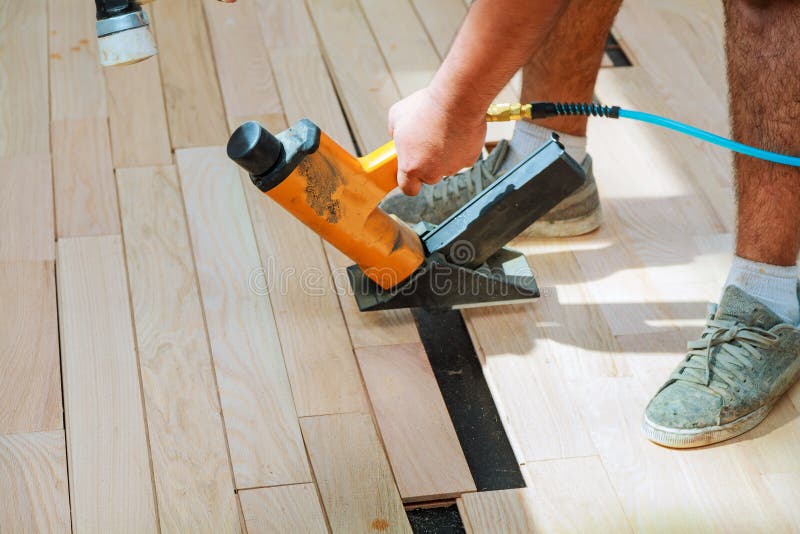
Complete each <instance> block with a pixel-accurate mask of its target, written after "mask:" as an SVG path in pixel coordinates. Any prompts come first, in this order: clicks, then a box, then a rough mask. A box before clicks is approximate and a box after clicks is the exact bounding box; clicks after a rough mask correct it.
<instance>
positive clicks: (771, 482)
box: [764, 471, 800, 531]
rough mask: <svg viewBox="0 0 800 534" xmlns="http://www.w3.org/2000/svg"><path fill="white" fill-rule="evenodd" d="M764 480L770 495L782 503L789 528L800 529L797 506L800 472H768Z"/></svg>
mask: <svg viewBox="0 0 800 534" xmlns="http://www.w3.org/2000/svg"><path fill="white" fill-rule="evenodd" d="M764 481H765V483H766V485H767V487H768V488H769V492H770V495H772V497H773V498H774V499H775V500H776V501H778V503H779V504H780V509H781V511H782V512H783V515H784V516H786V518H787V520H788V523H789V528H790V529H791V530H793V531H798V530H800V508H798V507H797V503H798V502H800V473H798V472H796V471H795V472H791V473H768V474H766V475H764Z"/></svg>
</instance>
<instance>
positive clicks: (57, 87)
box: [35, 0, 108, 121]
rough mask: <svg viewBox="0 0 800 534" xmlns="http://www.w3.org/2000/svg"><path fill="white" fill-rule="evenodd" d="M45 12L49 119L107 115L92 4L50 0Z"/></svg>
mask: <svg viewBox="0 0 800 534" xmlns="http://www.w3.org/2000/svg"><path fill="white" fill-rule="evenodd" d="M48 15H49V17H48V20H49V22H50V25H49V28H50V100H51V103H50V105H51V110H50V117H51V120H53V121H60V120H65V119H92V118H106V117H108V109H107V104H106V87H105V80H104V79H103V68H102V67H101V66H100V60H99V56H98V52H97V37H96V35H97V32H96V30H95V6H94V5H92V4H91V3H90V2H84V1H83V0H49V2H48ZM35 83H37V84H41V83H42V81H41V80H37V81H36V82H35Z"/></svg>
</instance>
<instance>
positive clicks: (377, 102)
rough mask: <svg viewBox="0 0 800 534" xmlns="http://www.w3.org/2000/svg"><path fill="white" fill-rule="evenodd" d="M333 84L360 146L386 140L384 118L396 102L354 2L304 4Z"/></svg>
mask: <svg viewBox="0 0 800 534" xmlns="http://www.w3.org/2000/svg"><path fill="white" fill-rule="evenodd" d="M307 5H308V8H309V12H310V13H311V15H312V17H313V19H314V24H315V25H316V28H317V32H318V34H319V38H320V41H321V42H322V45H323V51H324V54H325V59H326V61H327V63H328V65H329V66H330V69H331V75H332V77H333V81H334V83H335V84H336V87H337V89H338V93H339V96H340V97H341V99H342V105H343V106H344V109H345V111H346V112H347V116H348V118H349V119H350V123H351V125H352V126H353V130H354V134H355V137H356V139H357V140H358V145H359V147H360V148H361V149H362V150H363V151H364V152H368V151H370V150H373V149H375V148H377V147H378V146H380V145H382V144H383V143H385V142H386V141H388V140H389V132H388V129H387V126H386V116H387V113H388V112H389V108H390V107H391V106H392V104H394V103H395V102H396V101H397V100H399V99H400V93H399V92H398V91H397V88H396V87H395V85H394V81H393V80H392V77H391V74H390V73H389V71H388V70H387V68H386V65H385V63H384V60H383V57H382V56H381V53H380V50H379V49H378V45H377V44H376V43H375V40H374V39H373V37H372V34H371V33H370V29H369V26H368V25H367V21H366V20H365V19H364V15H363V13H362V12H361V9H360V7H359V5H358V0H334V1H331V0H308V2H307Z"/></svg>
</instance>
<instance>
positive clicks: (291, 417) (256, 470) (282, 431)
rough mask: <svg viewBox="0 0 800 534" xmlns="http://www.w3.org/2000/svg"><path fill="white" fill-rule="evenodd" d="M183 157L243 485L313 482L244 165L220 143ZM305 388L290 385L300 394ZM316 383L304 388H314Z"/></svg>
mask: <svg viewBox="0 0 800 534" xmlns="http://www.w3.org/2000/svg"><path fill="white" fill-rule="evenodd" d="M176 158H177V160H178V169H179V171H180V178H181V186H182V191H183V198H184V202H185V205H186V213H187V216H188V219H189V230H190V234H191V239H192V244H193V251H194V258H195V263H196V265H197V274H198V276H199V280H200V291H201V293H202V299H203V308H204V310H205V317H206V323H207V325H208V335H209V339H210V341H211V352H212V355H213V358H214V365H215V368H216V374H217V385H218V387H219V395H220V399H221V401H222V410H223V413H224V417H225V425H226V428H227V430H228V444H229V446H230V451H231V459H232V461H233V471H234V477H235V481H236V487H237V488H252V487H259V486H272V485H278V484H293V483H298V482H309V481H310V480H311V476H310V473H309V469H308V462H307V460H306V456H305V452H304V449H303V442H302V437H301V435H300V428H299V425H298V423H297V416H296V412H295V407H294V404H293V403H292V392H293V391H292V389H291V388H290V386H289V378H288V377H287V369H286V365H285V364H284V358H283V352H282V349H281V342H280V340H279V338H280V337H281V335H282V332H281V331H280V330H279V329H276V326H275V318H274V316H273V312H272V309H271V307H270V301H269V298H268V296H267V295H264V294H262V293H261V292H260V291H259V290H258V288H257V286H255V285H254V284H255V278H254V277H255V276H258V274H259V273H260V272H261V271H260V269H261V262H260V260H259V256H258V249H257V247H256V241H255V237H254V234H253V228H252V225H251V223H250V220H249V218H248V212H247V205H246V203H245V198H244V194H243V192H242V185H241V183H240V181H239V171H238V169H237V168H236V166H235V164H234V163H233V162H231V161H230V160H229V159H228V158H227V156H226V155H225V152H224V150H223V149H222V148H196V149H184V150H179V151H177V153H176ZM306 335H308V333H307V332H306ZM351 357H352V356H351ZM289 369H290V373H289V376H291V377H292V378H294V376H293V375H292V374H291V371H292V367H291V366H289ZM326 378H328V379H330V375H328V376H327V377H326ZM302 385H303V384H302V383H295V382H294V381H293V387H294V393H295V395H297V392H298V390H300V389H301V386H302ZM339 385H340V384H338V383H336V382H334V383H333V384H331V385H329V386H328V388H329V389H333V388H335V387H338V386H339ZM313 386H316V384H313V385H312V388H311V389H309V390H307V392H306V394H311V395H314V394H316V391H315V388H314V387H313Z"/></svg>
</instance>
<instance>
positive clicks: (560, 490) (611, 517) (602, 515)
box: [524, 456, 631, 532]
mask: <svg viewBox="0 0 800 534" xmlns="http://www.w3.org/2000/svg"><path fill="white" fill-rule="evenodd" d="M524 471H525V474H526V475H527V478H528V480H530V486H531V487H532V488H533V491H534V498H535V499H537V500H539V501H540V502H541V504H540V506H547V507H549V508H551V509H552V510H553V511H554V512H555V513H553V514H549V517H547V519H548V521H547V522H546V523H545V522H544V521H543V522H542V525H541V528H542V530H543V531H545V532H556V531H563V532H630V531H631V528H630V526H629V525H628V522H627V520H626V519H625V514H624V513H623V512H622V507H621V506H620V502H619V500H618V499H617V495H616V494H615V493H614V489H613V488H612V487H611V484H610V482H609V481H608V476H607V475H606V471H605V468H604V467H603V464H602V463H601V462H600V458H598V457H597V456H587V457H584V458H567V459H564V460H550V461H545V462H533V463H529V464H527V465H526V466H525V470H524ZM553 519H555V522H554V523H551V522H550V520H553Z"/></svg>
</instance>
